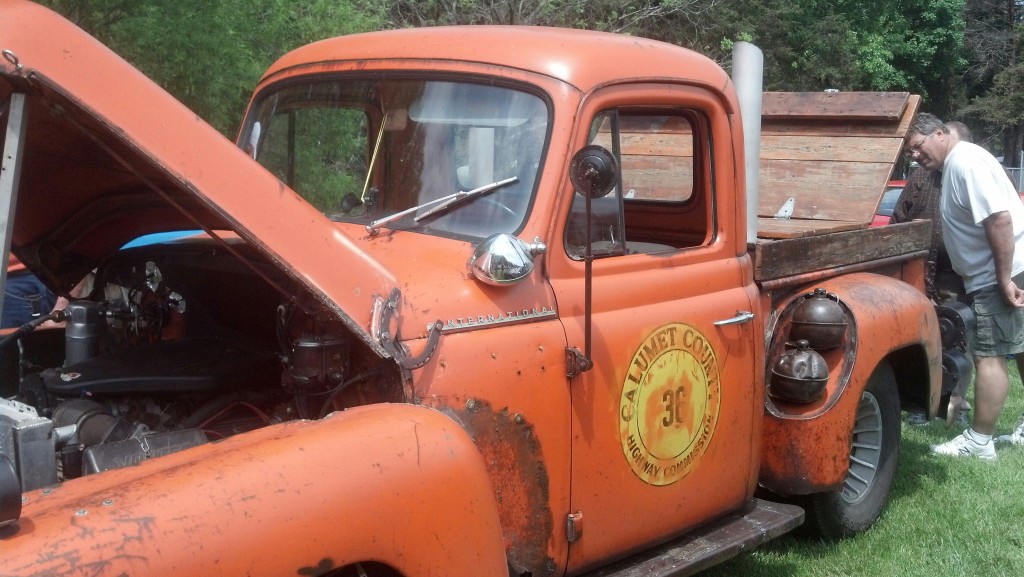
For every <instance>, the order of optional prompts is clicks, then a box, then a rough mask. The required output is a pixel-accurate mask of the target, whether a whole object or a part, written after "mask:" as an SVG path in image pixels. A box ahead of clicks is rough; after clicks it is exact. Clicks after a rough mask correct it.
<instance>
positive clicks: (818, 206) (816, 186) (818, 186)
mask: <svg viewBox="0 0 1024 577" xmlns="http://www.w3.org/2000/svg"><path fill="white" fill-rule="evenodd" d="M891 170H892V166H891V164H889V163H882V162H875V163H870V162H863V163H861V162H826V161H801V160H773V159H762V160H761V171H760V194H759V197H758V203H757V214H758V216H768V217H773V216H775V215H776V214H777V213H778V211H779V209H780V208H781V207H782V206H783V204H784V203H785V202H786V199H788V198H790V197H793V198H795V199H796V205H795V206H794V209H793V214H792V216H793V218H799V219H821V220H832V221H851V222H860V223H864V224H867V223H868V222H870V221H871V218H872V216H873V215H874V213H875V210H877V209H878V204H879V202H880V201H881V197H882V192H883V191H884V189H885V182H886V180H887V179H888V176H889V172H890V171H891Z"/></svg>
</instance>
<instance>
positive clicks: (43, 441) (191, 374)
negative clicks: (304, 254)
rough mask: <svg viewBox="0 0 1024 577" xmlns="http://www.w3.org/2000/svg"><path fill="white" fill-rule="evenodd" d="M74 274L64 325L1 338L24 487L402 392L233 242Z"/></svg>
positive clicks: (3, 420)
mask: <svg viewBox="0 0 1024 577" xmlns="http://www.w3.org/2000/svg"><path fill="white" fill-rule="evenodd" d="M249 253H252V254H249ZM239 254H241V255H242V256H238V255H239ZM85 284H86V290H85V291H84V293H85V295H86V296H85V297H83V298H80V299H76V300H72V301H71V302H69V303H68V305H67V307H66V308H65V309H64V314H63V317H64V319H65V320H64V323H63V327H62V328H50V329H45V328H44V329H40V330H37V331H35V332H33V333H31V334H28V335H25V337H24V338H22V339H20V340H19V341H18V343H17V345H18V346H17V347H14V346H5V347H4V348H5V349H9V350H5V351H3V362H4V363H5V364H11V363H13V364H15V365H16V366H17V367H18V370H17V371H16V372H17V373H18V374H17V377H16V378H15V379H5V380H10V381H12V382H4V383H3V385H4V388H3V390H4V395H3V397H5V398H0V469H3V468H4V466H5V464H4V460H5V459H6V461H7V462H8V464H7V465H6V466H7V468H8V469H13V472H14V475H15V476H16V477H17V478H18V480H19V481H20V485H21V489H22V490H23V491H27V490H31V489H35V488H39V487H45V486H48V485H52V484H55V483H57V482H60V481H63V480H66V479H72V478H75V477H79V476H83V475H90V474H95V473H99V472H102V471H106V470H110V469H117V468H122V467H127V466H132V465H135V464H138V463H140V462H142V461H145V460H147V459H152V458H156V457H160V456H162V455H166V454H169V453H173V452H176V451H181V450H184V449H188V448H190V447H194V446H197V445H201V444H204V443H209V442H216V441H217V440H219V439H224V438H226V437H230V436H232V435H237V434H242V433H245V432H247V431H251V430H254V429H257V428H261V427H265V426H269V425H273V424H276V423H281V422H284V421H288V420H293V419H316V418H321V417H323V416H325V415H326V414H328V413H329V412H331V411H332V410H337V409H341V408H345V407H348V406H354V405H358V404H366V403H372V402H382V401H400V400H402V399H403V396H402V386H401V377H400V374H399V372H398V370H397V369H396V368H395V367H394V366H393V365H391V364H388V363H382V362H381V359H380V357H379V356H378V355H376V354H375V353H374V352H372V351H371V350H369V349H368V348H367V347H366V346H365V345H364V344H363V343H362V341H360V340H359V339H357V338H355V337H353V336H352V335H351V334H350V333H349V332H348V331H347V329H345V328H344V325H343V324H342V323H341V321H340V319H337V318H336V316H334V315H333V314H332V313H330V312H328V311H326V309H325V308H324V307H322V306H321V305H320V304H319V302H318V301H316V300H315V299H313V298H311V296H310V295H309V294H308V293H306V292H305V291H303V290H302V289H300V288H298V285H297V284H296V283H294V282H291V281H290V279H289V278H288V277H287V276H286V275H284V274H282V273H281V272H280V271H279V270H278V269H276V268H274V267H272V266H270V265H269V264H268V263H267V262H266V261H265V260H263V259H261V258H260V257H259V256H258V255H256V254H255V253H254V252H253V251H246V248H245V246H244V245H240V246H239V247H238V248H237V249H236V250H234V251H225V250H223V247H221V246H219V245H217V244H215V243H213V242H212V241H209V240H201V241H196V242H188V243H178V244H168V245H154V246H149V247H141V248H138V249H130V250H124V251H120V252H119V253H118V254H117V255H115V256H114V257H113V258H112V259H110V260H108V261H107V262H105V263H104V264H103V265H102V266H101V267H99V268H98V269H97V270H96V271H95V272H94V274H93V278H91V279H89V281H88V282H86V283H85ZM89 285H91V286H89ZM5 344H6V343H5ZM54 349H59V350H61V351H62V358H61V359H59V361H58V360H54V359H53V358H52V357H53V350H54ZM12 357H13V358H12ZM5 372H6V373H11V372H12V371H9V370H8V371H5ZM10 392H14V393H15V394H13V395H11V394H10ZM8 474H9V473H8ZM3 475H4V472H3V471H0V477H2V476H3Z"/></svg>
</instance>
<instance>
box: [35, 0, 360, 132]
mask: <svg viewBox="0 0 1024 577" xmlns="http://www.w3.org/2000/svg"><path fill="white" fill-rule="evenodd" d="M42 3H43V4H46V5H48V6H50V7H52V8H54V9H55V10H56V11H58V12H60V13H62V14H63V15H64V16H65V17H67V18H69V19H70V20H72V21H73V22H75V23H76V24H78V25H79V26H81V27H82V28H84V29H85V30H86V31H88V32H89V33H90V34H93V35H94V36H96V37H97V38H99V39H100V40H101V41H102V42H104V43H105V44H107V45H108V46H110V47H111V49H113V50H114V51H115V52H117V53H118V54H120V55H121V56H122V57H124V58H125V59H126V60H128V61H129V62H131V63H132V64H133V65H135V66H136V67H137V68H139V69H140V70H142V71H143V72H144V73H146V74H147V75H148V76H150V77H151V78H153V79H154V80H155V81H156V82H157V83H159V84H160V85H161V86H163V87H164V88H165V89H167V90H168V91H169V92H171V93H172V94H174V95H175V96H176V97H177V98H178V99H179V100H181V101H182V102H184V103H185V104H186V105H187V106H189V107H190V108H191V109H193V110H195V111H196V112H197V113H198V114H199V115H200V116H202V117H203V118H204V119H205V120H207V121H208V122H210V123H211V124H212V125H214V126H215V127H217V128H218V129H219V130H221V131H222V132H223V133H224V134H225V135H227V136H232V137H233V136H234V131H235V130H236V128H237V123H238V122H239V120H240V119H241V117H242V112H243V110H244V107H245V105H246V102H247V101H248V99H249V96H250V94H251V93H252V88H253V86H255V85H256V82H257V81H258V80H259V78H260V76H261V75H262V73H263V71H264V70H265V69H266V68H267V67H268V66H269V65H270V64H271V63H272V62H273V61H274V60H275V59H277V58H278V57H280V56H281V55H282V54H284V53H285V52H287V51H288V50H291V49H292V48H295V47H297V46H300V45H303V44H306V43H309V42H311V41H313V40H319V39H322V38H324V37H327V36H336V35H340V34H348V33H352V32H357V31H365V30H372V29H376V28H378V27H379V25H378V23H377V21H375V20H373V19H372V18H371V17H369V16H367V15H365V14H364V13H361V12H359V11H357V10H356V9H355V8H353V6H352V4H351V3H349V2H343V1H342V2H338V1H332V0H307V1H305V2H303V3H302V4H301V5H298V6H297V5H295V3H294V2H291V1H289V0H219V1H218V2H209V1H207V0H174V1H173V2H165V1H155V0H148V1H138V0H43V1H42Z"/></svg>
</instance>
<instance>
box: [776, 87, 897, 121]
mask: <svg viewBox="0 0 1024 577" xmlns="http://www.w3.org/2000/svg"><path fill="white" fill-rule="evenodd" d="M909 98H910V93H908V92H766V93H764V95H763V98H762V103H761V118H762V119H777V118H789V119H794V118H797V119H802V120H818V119H836V118H842V119H844V120H876V121H877V120H884V121H889V122H897V121H899V119H900V116H901V115H902V114H903V111H904V109H905V108H906V106H907V101H908V100H909ZM762 121H763V120H762Z"/></svg>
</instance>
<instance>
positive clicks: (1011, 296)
mask: <svg viewBox="0 0 1024 577" xmlns="http://www.w3.org/2000/svg"><path fill="white" fill-rule="evenodd" d="M1003 298H1005V299H1006V302H1008V303H1010V304H1011V305H1013V306H1015V307H1017V308H1024V290H1021V288H1020V287H1018V286H1017V285H1016V283H1014V282H1013V281H1012V280H1009V281H1006V283H1005V284H1003Z"/></svg>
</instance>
